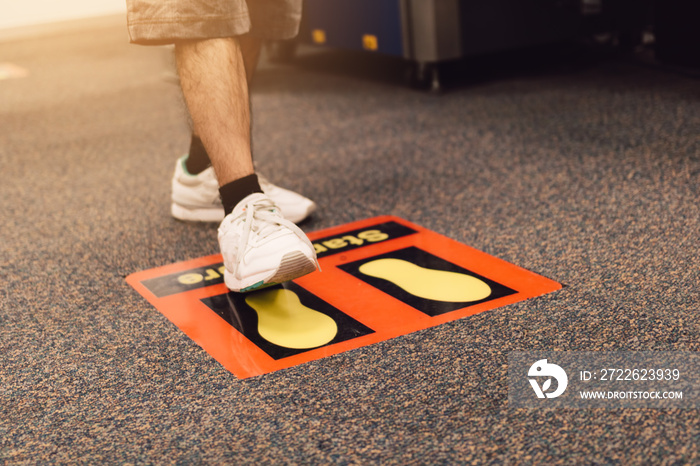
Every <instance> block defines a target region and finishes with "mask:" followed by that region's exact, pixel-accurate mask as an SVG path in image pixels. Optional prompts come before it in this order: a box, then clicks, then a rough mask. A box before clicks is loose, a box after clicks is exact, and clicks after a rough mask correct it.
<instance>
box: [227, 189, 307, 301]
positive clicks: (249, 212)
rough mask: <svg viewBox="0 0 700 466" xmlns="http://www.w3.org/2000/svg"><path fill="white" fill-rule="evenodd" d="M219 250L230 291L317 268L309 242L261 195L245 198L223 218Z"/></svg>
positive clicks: (294, 275) (300, 274) (246, 289)
mask: <svg viewBox="0 0 700 466" xmlns="http://www.w3.org/2000/svg"><path fill="white" fill-rule="evenodd" d="M219 247H220V248H221V255H222V256H223V258H224V266H225V267H226V270H225V271H224V282H225V283H226V286H227V287H228V288H229V289H230V290H231V291H241V292H245V291H252V290H255V289H258V288H262V287H265V286H269V285H274V284H276V283H282V282H286V281H288V280H293V279H295V278H298V277H301V276H303V275H306V274H308V273H311V272H313V271H314V270H316V269H317V268H318V260H317V259H316V251H315V249H314V247H313V245H312V244H311V241H309V239H308V238H307V237H306V235H305V234H304V232H303V231H301V229H299V227H297V226H296V225H295V224H294V223H292V222H290V221H289V220H287V219H285V218H284V217H282V214H281V213H280V210H279V209H278V208H277V206H276V205H275V204H274V203H273V202H272V201H271V200H270V198H269V197H268V196H266V195H265V194H262V193H255V194H251V195H249V196H247V197H246V198H245V199H243V200H242V201H241V202H239V203H238V205H236V207H235V208H234V209H233V212H231V213H230V214H229V215H227V216H226V218H224V220H223V221H222V222H221V225H220V226H219Z"/></svg>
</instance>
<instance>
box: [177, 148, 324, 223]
mask: <svg viewBox="0 0 700 466" xmlns="http://www.w3.org/2000/svg"><path fill="white" fill-rule="evenodd" d="M185 160H187V156H186V155H185V156H183V157H181V158H180V159H178V161H177V163H176V164H175V174H174V175H173V181H172V204H171V207H170V212H171V214H172V216H173V217H175V218H176V219H178V220H185V221H189V222H221V221H222V220H223V219H224V207H223V205H222V204H221V198H220V197H219V183H218V182H217V180H216V174H215V173H214V168H213V167H208V168H207V169H206V170H204V171H203V172H201V173H199V174H197V175H190V174H189V173H187V170H186V169H185V168H184V165H185ZM258 181H259V182H260V187H261V188H262V190H263V191H264V192H265V194H267V195H268V197H269V198H270V199H272V201H273V202H274V203H275V204H276V205H277V206H278V207H279V208H280V210H281V211H282V214H283V215H284V218H286V219H287V220H289V221H291V222H294V223H299V222H301V221H302V220H304V219H305V218H306V217H308V216H309V215H311V214H312V213H313V212H314V211H315V210H316V203H314V201H312V200H311V199H308V198H306V197H304V196H302V195H301V194H298V193H295V192H294V191H290V190H288V189H284V188H280V187H279V186H275V185H274V184H272V183H270V182H269V181H267V179H265V177H263V176H262V175H260V174H258Z"/></svg>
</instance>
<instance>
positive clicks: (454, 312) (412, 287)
mask: <svg viewBox="0 0 700 466" xmlns="http://www.w3.org/2000/svg"><path fill="white" fill-rule="evenodd" d="M309 239H311V241H312V243H313V244H314V247H315V248H316V253H317V254H318V258H319V263H320V264H321V268H322V272H318V271H317V272H314V273H312V274H309V275H306V276H304V277H301V278H298V279H296V280H294V281H292V282H288V283H285V284H282V285H277V286H274V287H270V288H265V289H262V290H259V291H254V292H251V293H232V292H229V291H228V290H227V288H226V285H224V284H223V265H222V260H221V256H220V255H218V254H217V255H212V256H207V257H202V258H199V259H195V260H191V261H187V262H180V263H177V264H172V265H168V266H165V267H159V268H156V269H151V270H146V271H143V272H138V273H135V274H132V275H130V276H128V277H127V282H128V283H129V284H130V285H131V286H133V287H134V288H135V289H136V290H137V291H138V292H139V293H141V295H142V296H144V297H145V298H146V299H147V300H148V301H149V302H150V303H151V304H153V305H154V306H155V307H156V309H158V310H159V311H160V312H161V313H163V315H165V316H166V317H167V318H168V319H169V320H170V321H171V322H173V323H174V324H175V325H176V326H177V327H178V328H180V330H182V331H183V332H185V333H186V334H187V335H188V336H189V337H190V338H191V339H192V340H194V341H195V342H196V343H197V344H198V345H200V346H201V347H202V348H203V349H204V350H205V351H207V353H209V354H210V355H211V356H212V357H214V358H215V359H216V360H217V361H218V362H219V363H221V364H222V365H223V366H224V367H225V368H226V369H228V370H229V371H231V372H232V373H233V374H234V375H236V376H237V377H239V378H247V377H252V376H256V375H262V374H266V373H269V372H272V371H276V370H279V369H284V368H288V367H292V366H295V365H298V364H302V363H305V362H308V361H312V360H316V359H321V358H324V357H326V356H330V355H333V354H337V353H341V352H344V351H348V350H351V349H355V348H359V347H362V346H366V345H370V344H373V343H377V342H380V341H384V340H388V339H390V338H394V337H397V336H399V335H404V334H407V333H410V332H415V331H417V330H422V329H425V328H429V327H433V326H435V325H439V324H442V323H445V322H449V321H452V320H456V319H460V318H463V317H467V316H470V315H474V314H478V313H480V312H484V311H487V310H490V309H495V308H497V307H501V306H505V305H507V304H512V303H515V302H518V301H523V300H525V299H529V298H533V297H536V296H540V295H543V294H545V293H549V292H552V291H555V290H558V289H560V288H561V285H560V284H559V283H557V282H554V281H552V280H550V279H548V278H545V277H542V276H540V275H537V274H535V273H533V272H530V271H527V270H525V269H522V268H520V267H518V266H515V265H513V264H510V263H508V262H505V261H503V260H501V259H497V258H495V257H493V256H489V255H488V254H485V253H483V252H480V251H478V250H476V249H474V248H471V247H469V246H467V245H464V244H461V243H458V242H456V241H454V240H452V239H449V238H447V237H445V236H442V235H440V234H438V233H435V232H433V231H430V230H428V229H426V228H423V227H420V226H417V225H414V224H412V223H409V222H407V221H406V220H403V219H400V218H397V217H390V216H383V217H376V218H371V219H368V220H363V221H359V222H354V223H350V224H347V225H342V226H339V227H335V228H330V229H327V230H322V231H317V232H314V233H311V234H309Z"/></svg>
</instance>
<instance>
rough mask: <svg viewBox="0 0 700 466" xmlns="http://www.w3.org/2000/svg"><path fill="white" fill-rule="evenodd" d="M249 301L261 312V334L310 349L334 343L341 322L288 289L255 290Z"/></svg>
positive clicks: (277, 342) (276, 341) (278, 342)
mask: <svg viewBox="0 0 700 466" xmlns="http://www.w3.org/2000/svg"><path fill="white" fill-rule="evenodd" d="M245 302H246V303H248V305H249V306H250V307H252V308H253V309H254V310H255V312H256V313H257V314H258V333H260V336H261V337H263V338H264V339H265V340H267V341H269V342H270V343H274V344H275V345H278V346H282V347H284V348H293V349H309V348H316V347H317V346H322V345H325V344H327V343H329V342H331V341H332V340H333V339H334V338H335V336H336V335H337V334H338V325H337V324H336V323H335V321H334V320H333V319H332V318H330V317H328V316H327V315H325V314H322V313H320V312H318V311H316V310H314V309H311V308H309V307H306V306H304V305H303V304H302V303H301V301H300V300H299V296H297V294H296V293H295V292H293V291H291V290H287V289H284V288H282V289H280V288H277V289H271V290H263V291H259V292H257V293H252V294H250V295H248V296H247V297H246V298H245Z"/></svg>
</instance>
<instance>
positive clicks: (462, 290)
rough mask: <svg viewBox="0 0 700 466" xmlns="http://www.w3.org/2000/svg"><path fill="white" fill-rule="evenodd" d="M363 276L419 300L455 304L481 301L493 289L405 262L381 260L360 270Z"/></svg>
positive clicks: (463, 278) (444, 272)
mask: <svg viewBox="0 0 700 466" xmlns="http://www.w3.org/2000/svg"><path fill="white" fill-rule="evenodd" d="M360 272H362V273H363V274H365V275H369V276H371V277H377V278H383V279H385V280H389V281H390V282H392V283H394V284H395V285H397V286H399V287H401V288H403V289H404V290H405V291H407V292H408V293H411V294H412V295H414V296H418V297H419V298H424V299H431V300H434V301H445V302H451V303H458V302H471V301H479V300H481V299H485V298H488V297H489V296H490V295H491V287H490V286H489V285H487V284H486V283H484V282H483V281H482V280H479V279H478V278H475V277H472V276H469V275H465V274H463V273H456V272H447V271H444V270H435V269H426V268H423V267H419V266H418V265H416V264H414V263H412V262H408V261H405V260H401V259H389V258H388V259H377V260H374V261H371V262H367V263H366V264H362V265H361V266H360Z"/></svg>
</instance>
